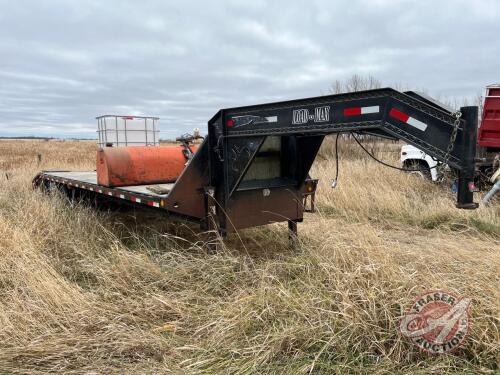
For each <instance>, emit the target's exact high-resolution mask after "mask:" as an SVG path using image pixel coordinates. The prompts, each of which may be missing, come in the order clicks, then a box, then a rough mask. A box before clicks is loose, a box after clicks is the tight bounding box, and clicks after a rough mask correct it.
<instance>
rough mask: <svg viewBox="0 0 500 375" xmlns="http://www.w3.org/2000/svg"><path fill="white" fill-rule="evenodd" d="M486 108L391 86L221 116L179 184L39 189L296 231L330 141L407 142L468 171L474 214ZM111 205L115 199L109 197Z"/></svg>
mask: <svg viewBox="0 0 500 375" xmlns="http://www.w3.org/2000/svg"><path fill="white" fill-rule="evenodd" d="M477 122H478V109H477V107H463V108H461V113H451V112H447V111H446V110H444V109H443V108H442V107H440V106H439V105H438V104H436V103H434V102H433V101H432V100H429V99H428V98H424V97H422V96H419V95H418V94H416V93H413V92H407V93H402V92H399V91H396V90H394V89H391V88H385V89H376V90H369V91H361V92H355V93H348V94H339V95H328V96H321V97H315V98H307V99H299V100H291V101H283V102H277V103H269V104H262V105H253V106H246V107H238V108H228V109H222V110H219V111H218V112H217V113H216V114H215V116H214V117H213V118H212V119H210V120H209V121H208V136H207V137H206V138H205V140H204V141H203V143H202V144H201V145H200V147H199V149H198V151H197V152H196V153H195V154H194V155H193V156H192V158H191V159H190V160H189V161H188V163H187V165H186V167H185V168H184V170H183V171H182V173H181V174H180V176H179V177H178V178H177V180H176V181H175V182H174V183H170V184H157V185H155V186H154V188H153V187H151V186H147V185H139V186H122V187H105V186H102V185H98V183H97V178H96V172H92V171H89V172H71V171H43V172H41V173H39V174H38V175H37V176H36V177H35V179H34V184H35V186H44V187H47V188H58V189H60V190H63V191H65V192H67V193H69V194H70V195H72V196H83V197H90V198H95V199H96V200H99V201H106V200H114V201H119V202H120V201H121V202H128V203H129V204H133V205H137V206H140V205H146V206H150V207H152V208H155V209H157V210H159V211H162V212H164V213H166V214H168V215H169V216H174V217H175V216H177V217H181V218H184V219H189V220H192V221H195V222H198V223H200V225H201V228H202V229H203V230H217V231H219V233H221V234H225V233H228V232H232V231H235V230H238V229H242V228H249V227H254V226H258V225H264V224H268V223H272V222H282V221H287V222H288V228H289V231H290V234H291V235H292V237H293V236H295V235H296V233H297V222H301V221H302V219H303V213H304V211H306V209H305V207H304V198H305V197H307V196H308V195H313V194H314V192H315V189H316V182H317V181H316V180H311V179H310V178H309V169H310V168H311V165H312V163H313V161H314V159H315V157H316V155H317V153H318V150H319V148H320V146H321V143H322V141H323V139H324V137H325V136H326V135H328V134H332V133H348V132H352V133H356V134H368V135H374V136H380V137H385V138H391V139H401V140H404V141H405V142H407V143H409V144H412V145H414V146H416V147H418V148H419V149H420V150H423V151H424V152H425V153H427V154H428V155H431V156H432V157H434V158H436V159H438V160H440V161H442V162H444V163H445V164H448V165H450V166H452V167H453V168H455V169H457V170H458V171H459V183H458V192H457V207H458V208H466V209H473V208H476V207H477V205H476V204H475V203H474V202H473V192H472V191H473V180H474V169H475V165H474V163H475V162H474V157H475V151H476V137H477V134H476V133H477ZM104 198H106V199H104Z"/></svg>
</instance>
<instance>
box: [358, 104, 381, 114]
mask: <svg viewBox="0 0 500 375" xmlns="http://www.w3.org/2000/svg"><path fill="white" fill-rule="evenodd" d="M379 112H380V107H379V106H378V105H374V106H372V107H361V114H362V115H366V114H367V113H379Z"/></svg>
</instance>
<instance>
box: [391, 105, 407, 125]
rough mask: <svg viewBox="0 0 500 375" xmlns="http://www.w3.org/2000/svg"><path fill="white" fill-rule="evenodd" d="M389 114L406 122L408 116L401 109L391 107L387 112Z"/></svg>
mask: <svg viewBox="0 0 500 375" xmlns="http://www.w3.org/2000/svg"><path fill="white" fill-rule="evenodd" d="M389 115H390V116H392V117H394V118H397V119H398V120H399V121H403V122H407V121H408V119H409V118H410V116H408V115H407V114H406V113H403V112H401V111H398V110H397V109H395V108H392V109H391V111H390V112H389Z"/></svg>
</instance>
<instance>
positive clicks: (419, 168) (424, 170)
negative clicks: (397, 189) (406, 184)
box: [403, 160, 432, 180]
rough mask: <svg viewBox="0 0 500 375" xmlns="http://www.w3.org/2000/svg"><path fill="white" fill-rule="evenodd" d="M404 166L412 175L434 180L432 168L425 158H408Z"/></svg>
mask: <svg viewBox="0 0 500 375" xmlns="http://www.w3.org/2000/svg"><path fill="white" fill-rule="evenodd" d="M403 168H404V169H405V170H406V171H407V173H409V174H410V175H414V176H418V177H420V178H423V179H425V180H432V176H431V170H430V168H429V166H428V165H427V163H426V162H424V161H423V160H406V161H405V163H404V165H403Z"/></svg>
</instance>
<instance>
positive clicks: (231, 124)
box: [227, 119, 234, 128]
mask: <svg viewBox="0 0 500 375" xmlns="http://www.w3.org/2000/svg"><path fill="white" fill-rule="evenodd" d="M233 125H234V121H233V120H232V119H229V120H227V127H228V128H230V127H232V126H233Z"/></svg>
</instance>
